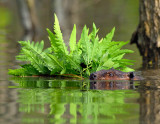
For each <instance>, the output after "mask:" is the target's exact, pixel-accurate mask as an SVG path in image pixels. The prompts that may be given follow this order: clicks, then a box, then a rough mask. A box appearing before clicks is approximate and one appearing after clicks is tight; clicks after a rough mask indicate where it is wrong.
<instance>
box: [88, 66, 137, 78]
mask: <svg viewBox="0 0 160 124" xmlns="http://www.w3.org/2000/svg"><path fill="white" fill-rule="evenodd" d="M90 80H139V78H138V77H137V76H135V75H134V73H133V72H122V71H119V70H115V69H113V68H112V69H109V70H101V71H97V72H94V73H92V74H91V75H90Z"/></svg>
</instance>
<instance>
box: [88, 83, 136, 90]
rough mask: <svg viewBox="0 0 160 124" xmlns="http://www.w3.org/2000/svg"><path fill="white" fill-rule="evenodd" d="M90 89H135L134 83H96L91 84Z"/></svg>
mask: <svg viewBox="0 0 160 124" xmlns="http://www.w3.org/2000/svg"><path fill="white" fill-rule="evenodd" d="M90 88H91V89H98V90H117V89H135V87H134V85H133V81H96V82H91V83H90Z"/></svg>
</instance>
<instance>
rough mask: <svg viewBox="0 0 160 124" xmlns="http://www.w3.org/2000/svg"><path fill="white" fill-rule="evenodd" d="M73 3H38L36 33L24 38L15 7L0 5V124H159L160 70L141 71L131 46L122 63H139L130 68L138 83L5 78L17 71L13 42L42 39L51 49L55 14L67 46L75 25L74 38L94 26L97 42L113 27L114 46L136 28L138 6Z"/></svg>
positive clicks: (132, 2)
mask: <svg viewBox="0 0 160 124" xmlns="http://www.w3.org/2000/svg"><path fill="white" fill-rule="evenodd" d="M77 1H78V3H76V2H73V1H72V0H70V2H73V4H74V5H75V6H76V5H77V4H78V5H79V7H77V8H74V7H73V6H71V5H70V6H69V5H68V4H67V3H65V2H64V3H63V2H62V0H58V1H57V0H54V2H51V1H45V2H44V0H41V2H38V3H37V4H36V9H37V11H36V12H37V16H38V17H37V18H38V33H37V34H36V35H34V36H33V34H27V35H24V33H23V32H24V29H23V27H22V25H21V20H20V17H19V14H18V12H19V11H18V7H17V4H16V1H15V0H12V1H9V0H5V1H4V0H0V20H1V21H0V123H2V124H11V123H12V124H36V123H37V124H41V123H42V124H43V123H45V124H51V123H55V124H60V123H64V124H69V123H71V124H72V123H73V124H74V123H78V124H79V123H81V124H84V123H87V124H93V123H95V124H106V123H109V124H117V123H118V124H127V123H129V124H148V123H152V124H159V120H160V119H159V114H160V113H159V112H160V107H159V105H160V97H159V96H160V90H159V88H160V76H159V73H160V70H159V69H157V70H154V69H153V70H142V69H141V57H140V56H139V52H138V50H137V48H136V46H135V45H128V46H126V47H127V48H129V49H133V50H134V51H135V53H134V54H133V55H128V56H126V57H127V58H129V59H133V60H136V61H137V62H136V63H135V66H134V67H133V68H134V69H136V72H138V71H140V72H141V76H142V77H144V80H142V81H134V82H133V81H121V82H120V81H118V82H116V81H110V82H107V81H103V82H100V81H97V82H90V81H89V80H83V81H81V80H75V79H74V80H72V79H55V78H44V77H36V78H35V77H34V78H31V77H25V78H20V77H11V76H9V75H8V74H7V73H8V69H10V68H19V64H20V62H19V61H16V60H15V56H16V55H17V54H18V52H19V49H20V47H19V45H18V43H17V42H16V41H18V40H23V39H32V40H34V41H39V40H42V39H43V40H45V45H46V46H45V47H47V46H49V42H48V38H47V36H48V35H47V33H46V31H45V28H47V27H48V28H51V27H52V24H53V22H52V21H53V13H54V12H56V13H57V16H58V17H59V19H60V24H61V26H62V31H63V33H64V39H65V41H66V43H67V41H68V38H69V35H68V34H70V32H71V29H72V26H73V24H74V23H76V24H77V33H78V34H77V37H79V35H80V32H81V29H82V27H83V25H84V24H87V26H88V27H91V25H92V22H95V23H96V25H97V27H99V28H100V31H99V36H100V37H104V36H105V35H106V32H107V33H108V32H109V31H110V30H111V29H112V28H113V27H114V26H116V34H115V37H114V40H125V41H126V40H129V39H130V37H131V35H132V33H133V32H134V30H135V29H136V26H137V25H138V0H129V1H126V0H119V2H117V1H115V0H108V1H106V0H94V1H87V0H86V2H85V1H79V0H77ZM50 2H51V3H50ZM68 2H69V1H68ZM62 3H63V4H62ZM55 5H56V7H55ZM44 6H45V7H44ZM62 7H63V8H62ZM67 7H68V8H67ZM41 8H45V9H43V10H42V9H41ZM59 8H62V9H59ZM104 10H106V11H104ZM69 13H70V14H69ZM66 15H67V16H66ZM82 17H83V18H82ZM128 27H129V28H128ZM138 73H139V72H138Z"/></svg>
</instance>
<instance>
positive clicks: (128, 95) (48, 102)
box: [16, 78, 139, 123]
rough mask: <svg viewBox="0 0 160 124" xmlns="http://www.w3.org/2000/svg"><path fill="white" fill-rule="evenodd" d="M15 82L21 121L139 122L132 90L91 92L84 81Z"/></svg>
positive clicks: (134, 92)
mask: <svg viewBox="0 0 160 124" xmlns="http://www.w3.org/2000/svg"><path fill="white" fill-rule="evenodd" d="M16 82H17V83H18V84H19V87H21V89H19V99H18V102H19V111H20V112H22V113H24V115H23V121H24V122H25V121H26V122H33V123H36V122H37V119H39V121H40V122H39V123H41V122H43V123H44V122H46V123H67V122H69V123H77V122H78V123H97V122H98V123H104V122H105V123H107V122H108V123H115V122H117V121H118V123H125V122H129V121H132V120H135V121H138V119H139V104H138V103H136V102H134V101H136V100H137V99H138V98H139V94H138V92H137V91H134V90H129V89H126V90H121V89H117V90H93V89H92V90H91V89H90V87H91V86H90V82H89V81H88V80H87V81H84V82H83V81H74V80H51V79H42V78H37V79H36V80H35V78H29V80H27V79H26V78H22V80H17V81H16ZM133 110H134V111H133ZM33 115H34V116H33Z"/></svg>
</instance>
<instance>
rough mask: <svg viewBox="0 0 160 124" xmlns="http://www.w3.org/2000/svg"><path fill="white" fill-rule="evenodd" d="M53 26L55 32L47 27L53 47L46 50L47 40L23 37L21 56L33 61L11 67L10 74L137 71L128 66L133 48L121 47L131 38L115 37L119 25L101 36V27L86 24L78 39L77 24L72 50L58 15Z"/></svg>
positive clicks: (71, 44) (72, 36)
mask: <svg viewBox="0 0 160 124" xmlns="http://www.w3.org/2000/svg"><path fill="white" fill-rule="evenodd" d="M53 28H54V33H52V31H50V30H49V29H47V31H48V34H49V40H50V43H51V47H50V48H48V49H46V50H43V46H44V42H43V41H41V42H36V43H34V42H30V41H19V43H20V44H21V46H22V49H21V52H20V55H18V56H17V59H18V60H20V61H25V62H29V64H25V65H23V66H22V68H21V69H16V70H9V74H11V75H16V76H28V75H57V74H58V75H62V74H75V75H80V76H83V77H88V76H89V75H90V73H93V72H96V71H99V70H101V69H110V68H112V67H113V68H115V69H118V70H121V71H125V72H128V71H133V69H131V68H129V67H128V66H130V65H132V62H133V61H132V60H128V59H123V56H124V55H125V54H126V53H133V51H131V50H128V49H121V48H122V47H123V46H124V45H126V44H127V43H128V42H129V41H128V42H123V41H112V38H113V35H114V31H115V28H113V29H112V30H111V32H110V33H109V34H107V35H106V37H105V38H102V39H99V37H98V35H97V33H98V29H97V28H96V25H95V24H94V23H93V30H92V31H91V33H89V29H88V28H87V26H84V28H83V30H82V34H81V38H80V40H79V42H78V43H77V42H76V25H74V27H73V31H72V33H71V36H70V41H69V45H70V52H69V51H68V50H67V49H68V48H67V46H66V45H65V43H64V40H63V36H62V33H61V30H60V26H59V22H58V18H57V16H56V15H55V23H54V27H53Z"/></svg>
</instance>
